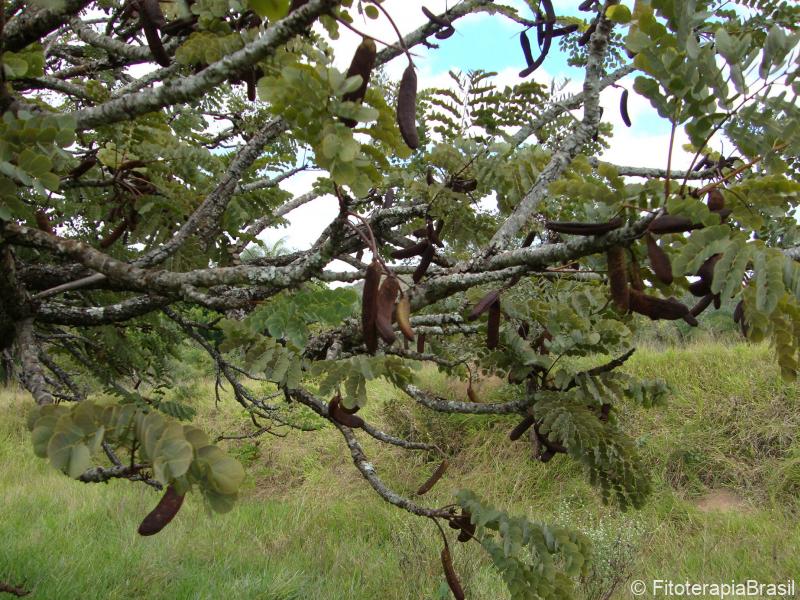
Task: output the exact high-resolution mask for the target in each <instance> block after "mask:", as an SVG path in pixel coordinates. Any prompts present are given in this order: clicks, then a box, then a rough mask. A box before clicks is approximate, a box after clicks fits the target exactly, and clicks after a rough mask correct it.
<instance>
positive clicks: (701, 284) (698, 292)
mask: <svg viewBox="0 0 800 600" xmlns="http://www.w3.org/2000/svg"><path fill="white" fill-rule="evenodd" d="M689 293H690V294H691V295H692V296H696V297H697V298H702V297H703V296H707V295H708V294H710V293H711V285H709V283H708V282H707V281H705V280H703V279H698V280H697V281H693V282H692V283H690V284H689Z"/></svg>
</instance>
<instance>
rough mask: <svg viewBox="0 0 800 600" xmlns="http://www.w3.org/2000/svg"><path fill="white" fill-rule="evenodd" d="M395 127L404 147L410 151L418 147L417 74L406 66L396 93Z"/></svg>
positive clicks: (412, 67) (410, 66) (411, 67)
mask: <svg viewBox="0 0 800 600" xmlns="http://www.w3.org/2000/svg"><path fill="white" fill-rule="evenodd" d="M397 125H398V127H400V135H402V136H403V141H404V142H405V143H406V146H408V147H409V148H411V149H412V150H416V149H417V148H418V147H419V133H418V132H417V74H416V72H414V66H413V65H408V66H407V67H406V70H405V71H403V78H402V79H401V80H400V88H399V89H398V91H397Z"/></svg>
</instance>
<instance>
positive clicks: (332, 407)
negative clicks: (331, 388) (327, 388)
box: [328, 395, 364, 429]
mask: <svg viewBox="0 0 800 600" xmlns="http://www.w3.org/2000/svg"><path fill="white" fill-rule="evenodd" d="M328 416H329V417H330V418H331V419H333V420H334V421H336V422H337V423H339V424H340V425H344V426H345V427H350V428H352V429H356V428H358V427H363V426H364V419H362V418H361V417H359V416H357V415H354V414H350V413H348V412H346V411H345V410H343V408H342V403H341V398H340V397H339V396H338V395H337V396H334V397H333V398H331V401H330V402H329V403H328Z"/></svg>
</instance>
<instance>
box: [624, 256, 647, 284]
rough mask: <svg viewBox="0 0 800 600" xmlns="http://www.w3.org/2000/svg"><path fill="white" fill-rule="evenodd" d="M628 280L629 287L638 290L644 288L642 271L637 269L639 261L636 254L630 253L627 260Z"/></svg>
mask: <svg viewBox="0 0 800 600" xmlns="http://www.w3.org/2000/svg"><path fill="white" fill-rule="evenodd" d="M628 281H630V284H631V287H632V288H633V289H635V290H639V291H640V292H641V291H643V290H644V281H643V280H642V273H641V271H640V269H639V261H638V260H636V256H635V255H634V254H633V253H631V259H630V261H629V262H628Z"/></svg>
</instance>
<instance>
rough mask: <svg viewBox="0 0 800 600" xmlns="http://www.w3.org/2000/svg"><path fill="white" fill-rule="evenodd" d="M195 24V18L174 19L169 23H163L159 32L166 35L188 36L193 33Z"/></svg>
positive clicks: (194, 16)
mask: <svg viewBox="0 0 800 600" xmlns="http://www.w3.org/2000/svg"><path fill="white" fill-rule="evenodd" d="M196 23H197V16H196V15H193V16H191V17H186V18H185V19H174V20H172V21H170V22H169V23H165V24H164V26H163V27H161V28H160V29H161V32H162V33H165V34H167V35H173V36H174V35H188V34H190V33H191V32H192V31H194V26H195V24H196Z"/></svg>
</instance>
